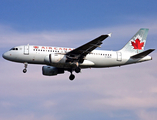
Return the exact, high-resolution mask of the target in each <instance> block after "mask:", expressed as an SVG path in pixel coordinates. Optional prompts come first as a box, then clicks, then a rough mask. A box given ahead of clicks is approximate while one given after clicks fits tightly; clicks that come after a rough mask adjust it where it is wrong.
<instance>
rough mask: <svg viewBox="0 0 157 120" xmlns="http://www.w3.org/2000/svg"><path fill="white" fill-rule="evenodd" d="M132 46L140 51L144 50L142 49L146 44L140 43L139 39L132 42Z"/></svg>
mask: <svg viewBox="0 0 157 120" xmlns="http://www.w3.org/2000/svg"><path fill="white" fill-rule="evenodd" d="M131 44H132V46H133V47H134V49H139V50H142V47H143V45H144V42H142V43H140V40H139V39H138V38H137V39H136V40H135V42H131Z"/></svg>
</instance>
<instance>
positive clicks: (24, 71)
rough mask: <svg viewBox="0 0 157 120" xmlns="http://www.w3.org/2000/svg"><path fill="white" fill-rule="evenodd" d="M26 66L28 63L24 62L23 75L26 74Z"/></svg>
mask: <svg viewBox="0 0 157 120" xmlns="http://www.w3.org/2000/svg"><path fill="white" fill-rule="evenodd" d="M27 66H28V63H27V62H24V67H25V68H24V69H23V73H26V72H27Z"/></svg>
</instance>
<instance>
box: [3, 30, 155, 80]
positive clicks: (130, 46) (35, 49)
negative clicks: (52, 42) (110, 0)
mask: <svg viewBox="0 0 157 120" xmlns="http://www.w3.org/2000/svg"><path fill="white" fill-rule="evenodd" d="M148 30H149V29H147V28H141V29H140V30H139V31H138V32H137V33H136V34H135V35H134V36H133V37H132V38H131V39H130V40H129V42H128V43H127V44H126V45H125V46H124V47H123V48H122V49H120V50H118V51H106V50H95V49H96V48H98V47H101V46H100V45H101V44H102V41H103V40H105V39H106V38H108V37H111V33H110V34H106V35H101V36H99V37H97V38H96V39H94V40H92V41H90V42H88V43H86V44H84V45H82V46H80V47H77V48H75V49H74V48H64V47H50V46H38V45H29V44H28V45H21V46H16V47H13V48H11V49H10V50H9V51H7V52H5V53H4V54H3V55H2V56H3V58H4V59H6V60H9V61H13V62H19V63H23V64H24V69H23V73H26V72H27V66H28V64H42V65H45V66H43V67H42V74H43V75H46V76H55V75H57V74H63V73H64V72H65V71H68V72H70V76H69V79H70V80H74V78H75V75H74V74H73V72H74V71H75V72H76V73H80V72H81V69H85V68H106V67H115V66H122V65H128V64H134V63H139V62H144V61H148V60H152V57H151V56H148V54H150V53H151V52H153V51H154V50H155V49H148V50H146V51H144V47H145V44H146V38H147V34H148Z"/></svg>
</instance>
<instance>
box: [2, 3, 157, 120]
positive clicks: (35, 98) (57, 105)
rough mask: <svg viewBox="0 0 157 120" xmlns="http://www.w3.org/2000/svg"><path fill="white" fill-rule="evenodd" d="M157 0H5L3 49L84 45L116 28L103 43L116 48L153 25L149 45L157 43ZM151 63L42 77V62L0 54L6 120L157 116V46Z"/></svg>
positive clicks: (111, 119)
mask: <svg viewBox="0 0 157 120" xmlns="http://www.w3.org/2000/svg"><path fill="white" fill-rule="evenodd" d="M156 5H157V1H156V0H149V1H148V0H131V1H126V0H120V1H116V0H79V1H76V0H66V1H65V0H40V1H39V0H14V1H13V0H1V1H0V54H1V55H2V54H3V53H4V52H5V51H7V50H9V49H10V48H11V47H13V46H18V45H24V44H28V43H29V44H34V45H35V44H37V45H49V46H63V47H78V46H80V45H82V44H84V43H86V42H88V41H90V40H92V39H94V38H96V37H98V36H99V35H101V34H108V33H110V32H112V37H111V38H107V39H106V40H105V41H104V42H103V45H102V47H101V48H98V49H104V50H118V49H120V48H121V47H123V46H124V45H125V44H126V42H127V41H128V40H129V39H130V38H131V37H132V36H133V35H134V34H135V33H136V32H137V31H138V30H139V29H140V28H149V33H148V37H147V44H146V46H145V49H150V48H154V49H156V48H157V40H156V38H157V7H156ZM151 56H152V57H153V60H152V61H149V62H145V63H141V64H136V65H130V66H123V67H117V68H105V69H88V70H82V72H81V73H79V74H76V79H75V80H74V81H72V82H71V81H69V80H68V77H69V74H70V73H68V72H66V73H65V74H64V75H58V76H54V77H45V76H42V74H41V73H42V66H41V65H29V66H28V72H27V73H26V74H23V73H22V70H23V68H24V65H23V64H20V63H13V62H9V61H6V60H4V59H3V58H2V57H1V58H0V65H1V67H0V75H1V77H0V119H1V120H88V119H89V120H106V119H107V120H126V119H128V120H132V119H134V120H156V119H157V73H156V71H157V67H156V66H157V62H156V61H157V52H156V51H154V52H153V53H151Z"/></svg>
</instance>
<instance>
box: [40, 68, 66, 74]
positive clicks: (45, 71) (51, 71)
mask: <svg viewBox="0 0 157 120" xmlns="http://www.w3.org/2000/svg"><path fill="white" fill-rule="evenodd" d="M42 73H43V75H46V76H54V75H57V74H62V73H64V69H61V68H56V67H52V66H43V67H42Z"/></svg>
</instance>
